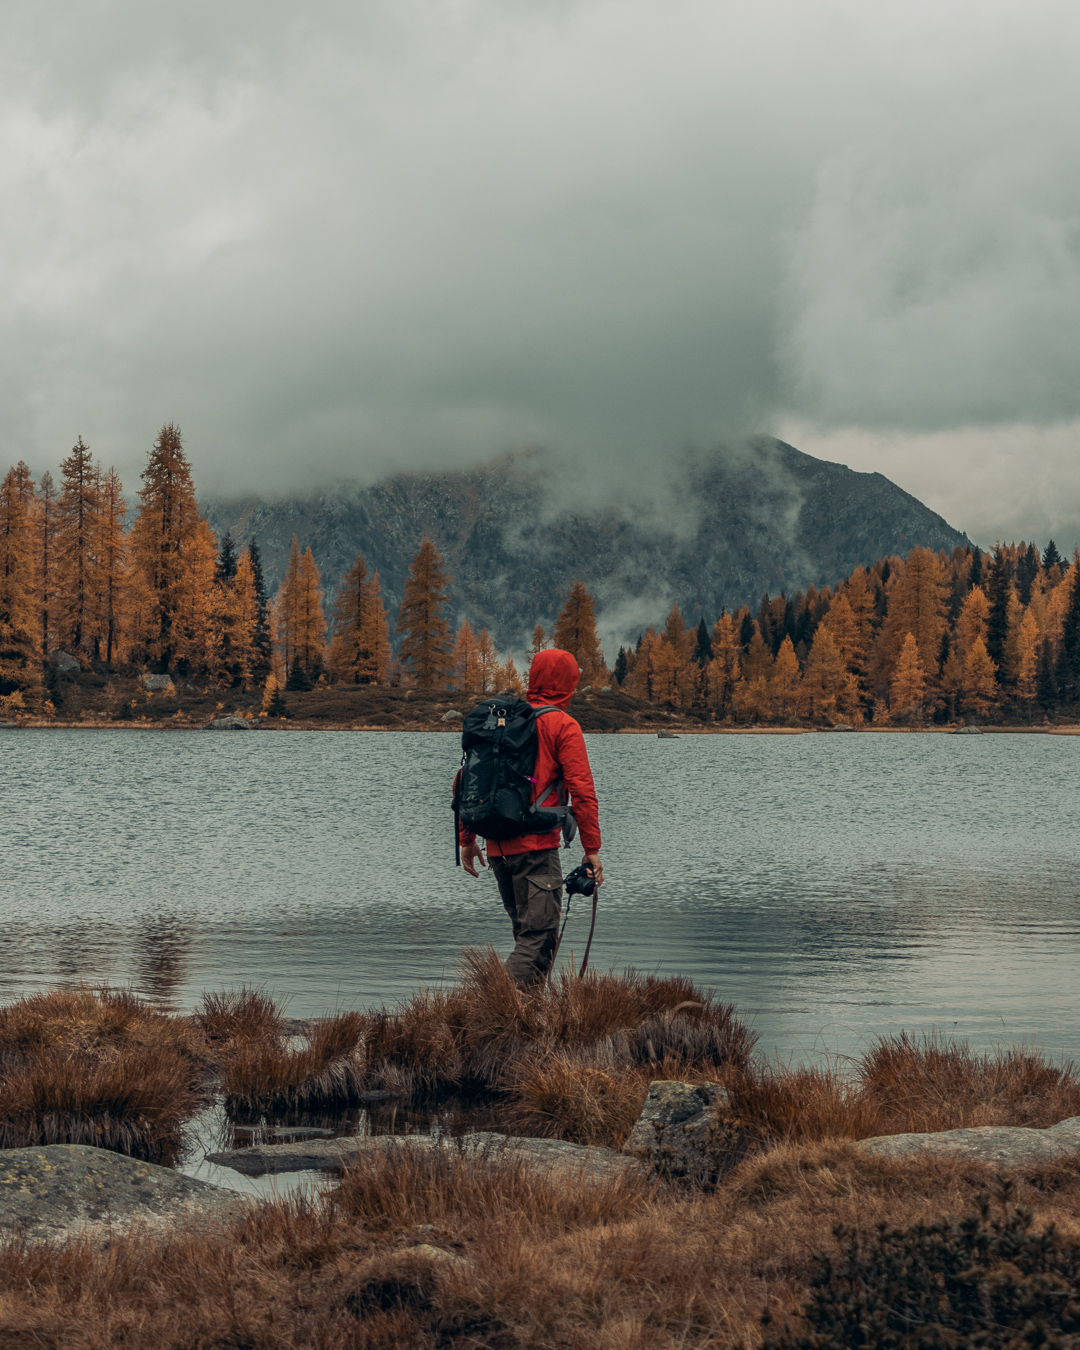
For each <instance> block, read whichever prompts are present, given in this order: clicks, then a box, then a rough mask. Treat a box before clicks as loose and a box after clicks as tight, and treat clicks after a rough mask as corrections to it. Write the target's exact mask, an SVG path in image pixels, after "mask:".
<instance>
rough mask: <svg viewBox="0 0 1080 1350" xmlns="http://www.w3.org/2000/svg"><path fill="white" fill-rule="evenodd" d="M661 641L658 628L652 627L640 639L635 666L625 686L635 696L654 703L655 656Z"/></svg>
mask: <svg viewBox="0 0 1080 1350" xmlns="http://www.w3.org/2000/svg"><path fill="white" fill-rule="evenodd" d="M659 642H660V637H659V634H658V633H657V631H656V629H655V628H653V627H651V626H650V628H649V629H648V630H647V631H646V632H645V633H643V634H642V636H641V637H640V638H639V639H638V648H637V653H636V660H635V661H634V668H633V670H632V671H631V672H630V674H629V676H628V677H627V681H626V685H625V686H624V687H625V688H626V690H627V693H629V694H630V695H631V696H632V697H634V698H640V699H642V700H643V701H644V702H646V703H652V702H653V700H654V698H655V690H654V687H653V680H654V675H653V656H654V653H655V650H656V647H657V645H658V644H659Z"/></svg>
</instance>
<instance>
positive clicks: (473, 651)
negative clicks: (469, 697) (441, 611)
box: [454, 619, 483, 694]
mask: <svg viewBox="0 0 1080 1350" xmlns="http://www.w3.org/2000/svg"><path fill="white" fill-rule="evenodd" d="M454 686H455V688H457V689H464V690H466V691H468V692H469V693H470V694H477V693H479V692H480V691H481V690H482V688H483V685H482V683H481V680H480V663H479V660H478V652H477V647H476V634H475V633H474V632H473V628H472V624H471V623H470V622H469V621H468V619H465V620H464V621H463V622H462V625H461V627H460V628H459V629H458V631H457V639H456V641H455V642H454Z"/></svg>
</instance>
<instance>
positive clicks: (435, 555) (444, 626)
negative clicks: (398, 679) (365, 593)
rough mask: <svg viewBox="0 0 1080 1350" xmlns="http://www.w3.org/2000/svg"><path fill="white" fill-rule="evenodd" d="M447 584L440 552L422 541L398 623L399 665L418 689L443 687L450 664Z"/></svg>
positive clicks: (406, 584)
mask: <svg viewBox="0 0 1080 1350" xmlns="http://www.w3.org/2000/svg"><path fill="white" fill-rule="evenodd" d="M449 584H450V579H449V577H447V576H446V574H445V573H444V571H443V560H442V558H441V557H440V555H439V550H438V549H437V548H436V547H435V545H434V544H433V543H432V541H431V539H430V538H428V539H425V540H424V542H423V543H422V544H421V545H420V547H419V549H417V551H416V556H415V557H414V558H413V560H412V565H411V566H410V568H409V575H408V578H407V579H406V582H405V596H404V599H403V600H402V602H401V612H400V614H399V615H398V622H397V631H398V632H399V633H400V634H402V639H401V652H400V658H401V662H402V665H404V666H408V667H410V668H411V670H412V673H413V675H414V676H415V677H416V683H417V684H418V685H419V686H420V688H421V689H435V688H437V687H439V686H445V684H446V681H447V678H448V676H449V675H450V670H451V666H452V664H453V654H452V650H451V637H450V625H449V623H448V622H447V620H446V605H447V590H448V588H449Z"/></svg>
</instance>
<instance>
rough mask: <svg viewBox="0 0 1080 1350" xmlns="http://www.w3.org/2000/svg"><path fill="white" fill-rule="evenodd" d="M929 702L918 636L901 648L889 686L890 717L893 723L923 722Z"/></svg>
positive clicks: (911, 634) (907, 640) (908, 637)
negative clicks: (926, 702)
mask: <svg viewBox="0 0 1080 1350" xmlns="http://www.w3.org/2000/svg"><path fill="white" fill-rule="evenodd" d="M925 701H926V672H925V670H924V669H923V663H922V656H921V654H920V652H919V644H918V643H917V642H916V641H915V635H914V634H913V633H908V634H907V635H906V636H905V638H904V645H903V646H902V647H901V648H900V655H899V657H897V661H896V667H895V669H894V670H893V677H892V683H891V684H890V686H889V717H890V719H891V720H892V721H894V722H921V721H922V719H923V712H924V709H925Z"/></svg>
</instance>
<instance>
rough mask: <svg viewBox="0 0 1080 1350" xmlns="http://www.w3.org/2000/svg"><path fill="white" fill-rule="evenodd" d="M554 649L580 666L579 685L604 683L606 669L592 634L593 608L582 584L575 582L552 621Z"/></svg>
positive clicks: (593, 622)
mask: <svg viewBox="0 0 1080 1350" xmlns="http://www.w3.org/2000/svg"><path fill="white" fill-rule="evenodd" d="M555 646H556V647H560V648H562V650H563V651H566V652H569V653H570V655H571V656H573V657H574V658H575V659H576V660H577V663H578V665H579V666H580V667H581V682H582V684H603V683H606V682H607V675H608V670H607V666H606V665H605V664H604V653H603V651H602V650H601V647H600V638H599V637H598V635H597V632H596V608H595V606H594V604H593V598H592V596H591V595H590V594H589V592H588V590H587V589H586V587H585V583H584V582H583V581H575V582H574V584H573V585H572V586H571V587H570V590H569V592H568V593H567V596H566V600H565V602H564V604H563V607H562V609H561V610H560V611H559V616H558V618H557V619H556V620H555Z"/></svg>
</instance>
